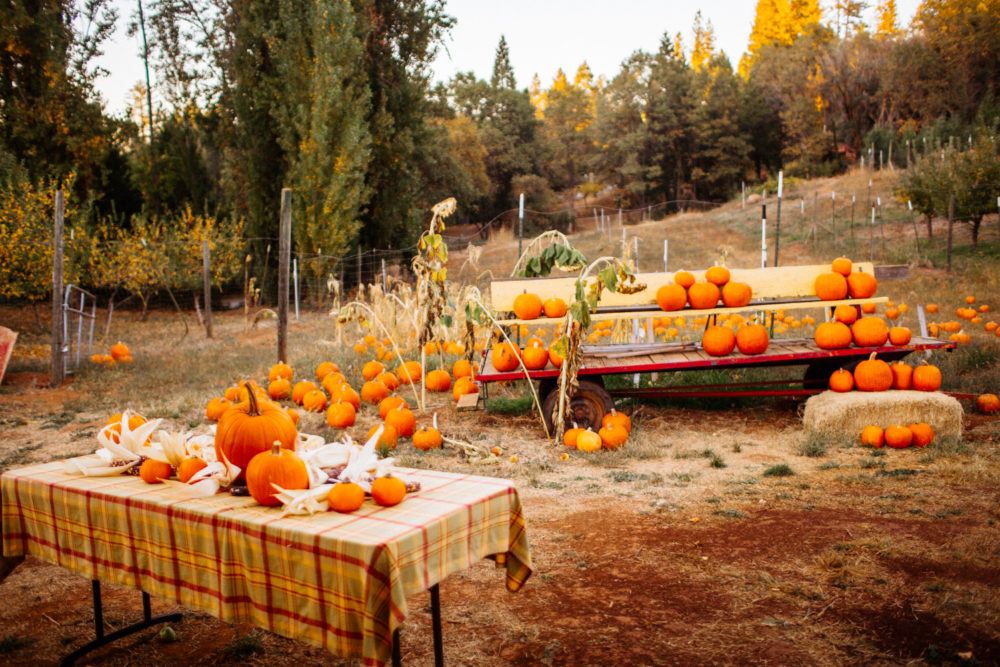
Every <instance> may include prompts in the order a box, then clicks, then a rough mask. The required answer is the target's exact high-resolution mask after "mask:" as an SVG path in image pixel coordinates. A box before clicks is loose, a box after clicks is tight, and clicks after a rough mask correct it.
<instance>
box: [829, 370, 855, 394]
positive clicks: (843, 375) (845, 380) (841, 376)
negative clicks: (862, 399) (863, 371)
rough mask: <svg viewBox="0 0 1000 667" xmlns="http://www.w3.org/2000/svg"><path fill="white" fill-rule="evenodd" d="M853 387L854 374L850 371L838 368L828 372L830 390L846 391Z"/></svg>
mask: <svg viewBox="0 0 1000 667" xmlns="http://www.w3.org/2000/svg"><path fill="white" fill-rule="evenodd" d="M852 389H854V376H853V375H851V372H850V371H848V370H844V369H843V368H838V369H837V370H835V371H834V372H833V373H831V374H830V390H831V391H837V392H841V393H843V392H848V391H851V390H852Z"/></svg>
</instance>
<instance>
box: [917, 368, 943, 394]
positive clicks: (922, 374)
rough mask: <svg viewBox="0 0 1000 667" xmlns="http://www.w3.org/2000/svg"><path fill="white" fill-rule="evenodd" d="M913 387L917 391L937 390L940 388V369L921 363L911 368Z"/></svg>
mask: <svg viewBox="0 0 1000 667" xmlns="http://www.w3.org/2000/svg"><path fill="white" fill-rule="evenodd" d="M913 388H914V389H916V390H917V391H937V390H938V389H940V388H941V369H940V368H938V367H937V366H931V365H930V364H921V365H919V366H917V367H916V368H914V369H913Z"/></svg>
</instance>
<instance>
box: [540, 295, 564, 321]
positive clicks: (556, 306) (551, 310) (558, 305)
mask: <svg viewBox="0 0 1000 667" xmlns="http://www.w3.org/2000/svg"><path fill="white" fill-rule="evenodd" d="M542 310H543V311H544V312H545V317H563V316H564V315H566V310H567V308H566V302H565V301H563V300H562V299H560V298H559V297H555V296H554V297H552V298H551V299H546V300H545V303H543V304H542Z"/></svg>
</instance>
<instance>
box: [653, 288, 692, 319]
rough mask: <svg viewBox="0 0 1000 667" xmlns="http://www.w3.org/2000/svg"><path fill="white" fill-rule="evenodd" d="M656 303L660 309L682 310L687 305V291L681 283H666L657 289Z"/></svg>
mask: <svg viewBox="0 0 1000 667" xmlns="http://www.w3.org/2000/svg"><path fill="white" fill-rule="evenodd" d="M656 305H658V306H659V307H660V310H665V311H668V312H669V311H672V310H681V309H682V308H684V306H685V305H687V291H686V290H685V289H684V288H683V287H681V286H680V285H664V286H663V287H661V288H660V289H658V290H656Z"/></svg>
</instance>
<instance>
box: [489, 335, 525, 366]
mask: <svg viewBox="0 0 1000 667" xmlns="http://www.w3.org/2000/svg"><path fill="white" fill-rule="evenodd" d="M520 357H521V351H520V350H519V349H517V347H515V346H514V345H513V344H511V343H507V342H503V343H496V344H495V345H494V346H493V350H492V351H491V352H490V360H491V361H492V362H493V368H495V369H497V371H499V372H501V373H507V372H509V371H512V370H514V369H515V368H517V366H518V364H519V363H520V362H519V359H520Z"/></svg>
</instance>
